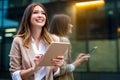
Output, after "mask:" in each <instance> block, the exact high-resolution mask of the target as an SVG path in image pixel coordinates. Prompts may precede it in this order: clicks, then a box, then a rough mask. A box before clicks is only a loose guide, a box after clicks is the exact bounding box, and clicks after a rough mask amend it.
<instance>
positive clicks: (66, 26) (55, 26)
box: [49, 14, 90, 80]
mask: <svg viewBox="0 0 120 80" xmlns="http://www.w3.org/2000/svg"><path fill="white" fill-rule="evenodd" d="M72 27H73V25H72V24H71V18H70V17H69V16H68V15H65V14H56V15H54V16H53V17H52V20H51V23H50V29H49V30H50V33H51V34H53V35H57V36H59V41H60V42H68V43H70V41H69V39H68V38H67V35H69V34H70V33H72ZM89 57H90V56H89V55H88V54H84V53H81V54H79V55H78V56H77V58H76V60H75V61H74V62H73V63H71V48H69V50H68V51H67V52H66V53H65V56H64V59H65V62H66V63H65V65H63V66H62V67H61V68H60V76H58V77H57V78H56V80H74V78H73V73H72V72H73V71H74V70H75V68H76V67H77V66H79V65H81V64H82V63H84V62H86V61H87V60H88V58H89Z"/></svg>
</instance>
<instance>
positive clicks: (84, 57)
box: [73, 53, 90, 67]
mask: <svg viewBox="0 0 120 80" xmlns="http://www.w3.org/2000/svg"><path fill="white" fill-rule="evenodd" d="M89 57H90V55H89V54H85V53H80V54H79V55H78V56H77V58H76V60H75V61H74V62H73V65H74V66H75V67H77V66H79V65H81V64H83V63H85V62H86V61H88V59H89Z"/></svg>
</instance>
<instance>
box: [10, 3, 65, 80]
mask: <svg viewBox="0 0 120 80" xmlns="http://www.w3.org/2000/svg"><path fill="white" fill-rule="evenodd" d="M56 38H57V36H54V37H53V36H52V35H50V34H49V32H48V19H47V14H46V10H45V8H44V6H43V5H42V4H37V3H32V4H30V5H28V7H27V8H26V9H25V12H24V15H23V18H22V22H21V24H20V27H19V30H18V33H17V35H15V37H14V40H13V42H12V47H11V50H10V55H9V56H10V68H9V71H10V72H11V75H12V79H13V80H53V79H54V77H56V76H58V75H59V67H60V66H62V65H63V62H64V57H63V56H57V57H56V58H53V59H52V60H51V62H53V66H49V67H47V66H41V65H38V63H39V61H40V60H41V58H42V57H43V56H44V54H45V52H46V49H47V48H48V46H49V45H50V44H51V42H55V41H56ZM41 55H43V56H41Z"/></svg>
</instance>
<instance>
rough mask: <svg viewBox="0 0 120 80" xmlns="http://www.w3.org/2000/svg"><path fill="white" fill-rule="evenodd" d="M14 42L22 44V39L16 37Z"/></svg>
mask: <svg viewBox="0 0 120 80" xmlns="http://www.w3.org/2000/svg"><path fill="white" fill-rule="evenodd" d="M13 42H17V43H18V42H22V37H19V36H16V37H14V38H13Z"/></svg>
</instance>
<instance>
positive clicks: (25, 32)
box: [15, 3, 52, 46]
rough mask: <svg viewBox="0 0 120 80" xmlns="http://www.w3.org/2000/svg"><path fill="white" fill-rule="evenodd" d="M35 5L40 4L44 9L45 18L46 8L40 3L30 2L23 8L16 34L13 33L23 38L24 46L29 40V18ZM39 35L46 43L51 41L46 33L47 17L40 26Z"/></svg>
mask: <svg viewBox="0 0 120 80" xmlns="http://www.w3.org/2000/svg"><path fill="white" fill-rule="evenodd" d="M35 6H40V7H41V8H43V10H44V11H45V15H46V18H47V13H46V10H45V8H44V6H43V5H42V4H38V3H32V4H30V5H28V7H27V8H26V9H25V12H24V14H23V17H22V21H21V24H20V26H19V29H18V32H17V35H15V36H19V37H22V38H23V45H24V46H26V45H27V44H28V43H29V42H30V40H31V29H30V27H31V22H30V19H31V15H32V12H33V9H34V7H35ZM41 37H42V39H43V40H44V41H45V43H47V44H50V43H51V41H52V39H51V37H50V34H49V33H48V19H46V23H45V25H44V26H43V27H42V32H41Z"/></svg>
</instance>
